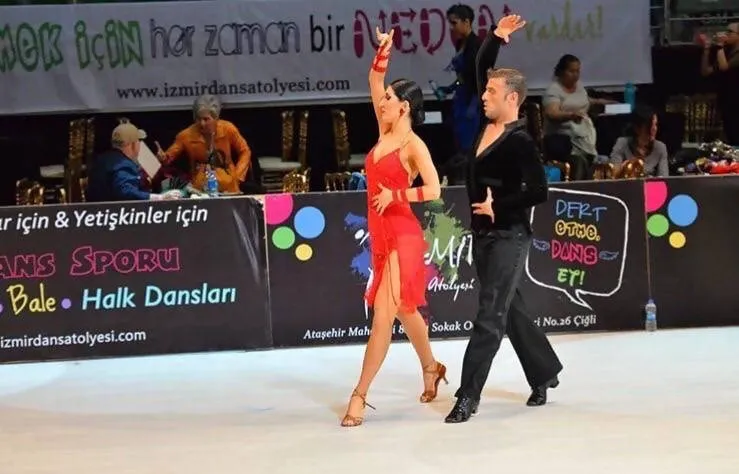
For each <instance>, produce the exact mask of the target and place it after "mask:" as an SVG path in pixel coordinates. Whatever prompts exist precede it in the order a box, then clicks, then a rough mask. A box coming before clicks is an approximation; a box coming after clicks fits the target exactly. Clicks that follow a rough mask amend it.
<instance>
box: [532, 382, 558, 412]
mask: <svg viewBox="0 0 739 474" xmlns="http://www.w3.org/2000/svg"><path fill="white" fill-rule="evenodd" d="M557 385H559V379H558V378H557V377H554V378H553V379H551V380H550V381H548V382H546V383H544V384H542V385H539V386H538V387H534V388H532V389H531V396H530V397H529V399H528V400H527V401H526V405H528V406H530V407H540V406H542V405H545V404H546V403H547V390H548V389H550V388H557Z"/></svg>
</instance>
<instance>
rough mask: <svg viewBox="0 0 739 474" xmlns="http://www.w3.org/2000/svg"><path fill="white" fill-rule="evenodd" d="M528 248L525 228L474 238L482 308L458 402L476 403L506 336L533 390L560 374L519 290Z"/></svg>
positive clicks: (551, 352) (475, 328) (528, 241)
mask: <svg viewBox="0 0 739 474" xmlns="http://www.w3.org/2000/svg"><path fill="white" fill-rule="evenodd" d="M530 244H531V235H530V234H529V232H528V230H527V229H526V228H525V227H524V226H523V225H521V226H517V227H514V228H513V229H511V230H496V231H491V232H488V233H486V234H483V235H475V236H474V258H475V265H476V266H477V275H478V278H479V280H480V308H479V310H478V312H477V319H476V321H475V323H474V326H473V329H472V336H471V337H470V341H469V343H468V344H467V350H466V351H465V354H464V362H463V364H462V383H461V385H460V388H459V390H457V393H456V394H455V396H456V397H461V396H468V397H471V398H473V399H475V400H479V399H480V394H481V393H482V388H483V386H484V385H485V382H486V381H487V378H488V373H489V372H490V366H491V365H492V363H493V358H494V357H495V354H496V353H497V352H498V349H499V348H500V343H501V341H502V340H503V336H504V335H506V334H507V335H508V339H509V340H510V341H511V345H512V346H513V349H514V350H515V351H516V355H517V356H518V360H519V361H520V362H521V366H522V367H523V371H524V374H525V375H526V380H527V381H528V382H529V385H530V386H531V387H532V388H533V387H538V386H540V385H542V384H544V383H545V382H548V381H549V380H551V379H552V378H554V377H555V376H556V375H557V374H558V373H559V372H560V371H561V370H562V364H561V363H560V361H559V359H558V358H557V355H556V354H555V353H554V350H553V349H552V346H551V345H550V344H549V341H548V340H547V337H546V335H545V334H544V331H542V330H541V329H540V328H539V326H537V325H536V324H535V323H534V321H533V320H532V319H531V318H530V317H529V315H528V313H527V311H526V307H525V305H524V301H523V297H522V296H521V291H520V290H519V285H520V283H521V278H522V276H523V270H524V265H525V263H526V256H527V255H528V251H529V246H530Z"/></svg>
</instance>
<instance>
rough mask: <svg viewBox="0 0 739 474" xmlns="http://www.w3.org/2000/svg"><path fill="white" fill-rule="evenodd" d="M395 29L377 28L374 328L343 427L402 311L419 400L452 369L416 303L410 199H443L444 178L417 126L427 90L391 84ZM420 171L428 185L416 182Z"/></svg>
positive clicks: (421, 297) (420, 287)
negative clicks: (419, 380) (436, 351)
mask: <svg viewBox="0 0 739 474" xmlns="http://www.w3.org/2000/svg"><path fill="white" fill-rule="evenodd" d="M392 39H393V32H392V31H391V32H390V34H385V33H381V32H380V31H379V29H378V30H377V40H378V42H379V47H378V49H377V54H376V55H375V58H374V60H373V63H372V68H371V69H370V72H369V84H370V94H371V96H372V105H373V106H374V109H375V116H376V117H377V122H378V127H379V131H380V138H379V140H378V141H377V144H376V145H375V146H374V148H372V150H371V151H370V152H369V154H368V155H367V158H366V162H365V169H366V172H367V206H368V210H367V212H368V226H369V234H370V251H371V254H372V274H373V279H372V283H371V285H370V288H369V289H368V290H367V293H366V295H365V299H366V300H367V305H368V306H370V307H373V309H374V311H373V316H372V331H371V334H370V338H369V341H368V342H367V348H366V350H365V354H364V361H363V364H362V373H361V375H360V377H359V382H358V383H357V386H356V388H355V389H354V391H353V392H352V395H351V398H350V400H349V406H348V407H347V411H346V415H345V416H344V419H343V420H342V422H341V424H342V426H359V425H361V424H362V421H363V414H364V408H365V407H366V406H369V407H371V405H369V404H368V403H367V402H366V395H367V391H368V390H369V386H370V384H371V383H372V380H373V379H374V378H375V375H377V372H378V371H379V370H380V366H381V365H382V362H383V360H384V359H385V355H386V354H387V351H388V348H389V347H390V339H391V336H392V328H393V323H394V321H395V318H396V317H397V318H398V319H399V320H400V322H401V324H402V325H403V329H404V330H405V333H406V334H407V335H408V339H410V341H411V344H412V345H413V348H414V349H415V351H416V354H418V358H419V359H420V362H421V368H422V373H423V385H424V391H423V393H422V394H421V397H420V401H421V403H428V402H430V401H432V400H434V399H435V398H436V394H437V389H438V386H439V382H440V381H441V380H442V379H443V380H445V381H446V367H445V366H444V365H443V364H441V363H439V362H437V361H436V359H435V358H434V355H433V353H432V352H431V344H430V343H429V335H428V326H427V325H426V322H425V321H424V319H423V317H422V316H421V314H420V313H419V312H418V308H419V307H421V306H425V305H426V296H425V294H426V267H425V264H424V254H425V253H426V249H427V244H426V242H425V240H424V238H423V230H422V229H421V225H420V223H419V222H418V219H416V216H415V214H413V211H412V210H411V207H410V204H409V203H411V202H423V201H431V200H434V199H438V198H439V195H440V193H441V186H440V184H439V176H438V174H437V173H436V168H435V167H434V164H433V162H432V161H431V155H430V153H429V150H428V148H427V147H426V144H425V143H424V142H423V140H421V139H420V138H419V137H418V135H416V134H415V133H413V129H412V127H413V126H414V125H420V124H422V123H423V121H424V112H423V93H422V92H421V88H420V87H419V86H418V85H417V84H416V83H415V82H413V81H409V80H406V79H398V80H396V81H394V82H392V83H391V84H390V86H388V87H387V88H385V71H386V70H387V64H388V60H389V57H390V49H391V47H392ZM419 174H420V176H421V178H422V179H423V183H424V185H423V186H419V187H415V188H411V184H412V183H413V181H414V179H415V178H416V177H417V176H418V175H419Z"/></svg>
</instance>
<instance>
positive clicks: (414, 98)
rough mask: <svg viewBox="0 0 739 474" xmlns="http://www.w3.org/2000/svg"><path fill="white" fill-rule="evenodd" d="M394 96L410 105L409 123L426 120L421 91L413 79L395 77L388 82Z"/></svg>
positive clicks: (418, 123)
mask: <svg viewBox="0 0 739 474" xmlns="http://www.w3.org/2000/svg"><path fill="white" fill-rule="evenodd" d="M390 87H391V88H392V89H393V92H395V96H396V97H397V98H398V100H400V101H407V102H408V105H410V109H411V111H410V114H411V125H412V126H414V127H415V126H418V125H421V124H423V122H424V121H426V112H424V110H423V91H422V90H421V88H420V87H419V85H418V84H416V83H415V82H413V81H410V80H408V79H397V80H395V81H393V82H392V83H390Z"/></svg>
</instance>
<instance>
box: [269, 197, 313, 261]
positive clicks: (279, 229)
mask: <svg viewBox="0 0 739 474" xmlns="http://www.w3.org/2000/svg"><path fill="white" fill-rule="evenodd" d="M264 200H265V203H264V204H265V206H264V207H265V220H266V222H267V225H269V226H273V227H274V228H273V229H272V231H271V232H272V234H271V241H272V245H273V246H274V247H275V248H276V249H279V250H290V249H293V247H294V250H293V252H294V254H295V258H297V259H298V260H299V261H301V262H307V261H308V260H310V259H311V258H312V257H313V253H314V250H313V247H312V246H311V245H310V244H308V243H305V242H301V243H299V244H298V245H297V246H296V245H295V244H296V242H297V241H298V238H302V239H305V240H312V239H316V238H318V237H319V236H320V235H321V234H322V233H323V231H324V230H326V217H325V216H324V215H323V212H321V210H320V209H318V208H317V207H313V206H305V207H303V208H300V209H298V210H297V211H296V212H295V215H294V217H293V219H292V224H293V225H292V227H291V226H290V225H289V220H290V216H292V215H293V211H294V208H295V203H294V201H293V196H292V195H291V194H275V195H268V196H266V197H265V199H264Z"/></svg>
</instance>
